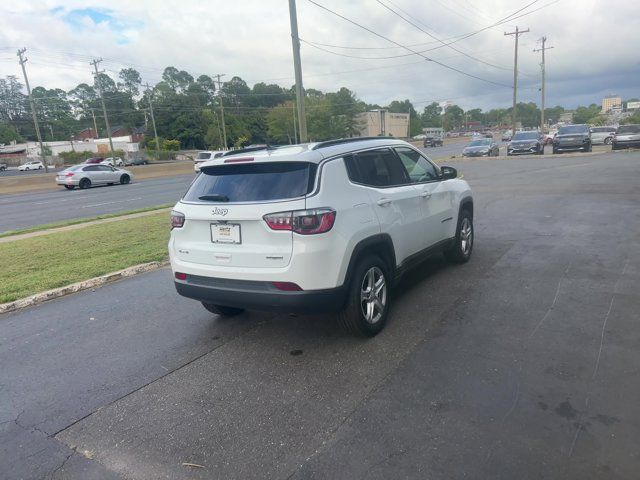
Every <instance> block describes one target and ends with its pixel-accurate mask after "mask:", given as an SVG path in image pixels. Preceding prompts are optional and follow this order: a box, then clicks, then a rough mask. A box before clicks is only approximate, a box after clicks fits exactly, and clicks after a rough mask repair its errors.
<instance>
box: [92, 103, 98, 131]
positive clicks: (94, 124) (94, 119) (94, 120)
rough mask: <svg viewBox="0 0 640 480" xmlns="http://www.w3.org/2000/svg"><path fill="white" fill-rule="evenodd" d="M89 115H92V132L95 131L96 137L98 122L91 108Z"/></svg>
mask: <svg viewBox="0 0 640 480" xmlns="http://www.w3.org/2000/svg"><path fill="white" fill-rule="evenodd" d="M91 116H92V117H93V133H95V135H96V138H98V124H97V123H96V113H95V112H94V110H93V108H92V109H91Z"/></svg>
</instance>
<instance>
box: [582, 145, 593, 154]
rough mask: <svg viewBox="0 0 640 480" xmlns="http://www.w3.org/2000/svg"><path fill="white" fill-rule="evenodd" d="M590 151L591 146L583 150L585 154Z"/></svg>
mask: <svg viewBox="0 0 640 480" xmlns="http://www.w3.org/2000/svg"><path fill="white" fill-rule="evenodd" d="M591 150H592V147H591V144H589V146H588V147H587V148H585V149H584V151H585V153H587V152H590V151H591Z"/></svg>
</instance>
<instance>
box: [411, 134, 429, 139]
mask: <svg viewBox="0 0 640 480" xmlns="http://www.w3.org/2000/svg"><path fill="white" fill-rule="evenodd" d="M425 138H427V136H426V135H425V134H424V133H421V134H420V135H416V136H415V137H411V139H412V140H424V139H425Z"/></svg>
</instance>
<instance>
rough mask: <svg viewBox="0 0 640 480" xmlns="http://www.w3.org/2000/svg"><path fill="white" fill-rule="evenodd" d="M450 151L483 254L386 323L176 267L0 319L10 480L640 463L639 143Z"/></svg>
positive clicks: (417, 282) (417, 277)
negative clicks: (201, 292)
mask: <svg viewBox="0 0 640 480" xmlns="http://www.w3.org/2000/svg"><path fill="white" fill-rule="evenodd" d="M447 163H448V164H449V165H452V166H455V167H457V168H458V169H459V170H460V172H461V173H462V174H463V175H464V178H465V179H467V180H468V181H469V182H470V184H471V187H472V189H473V190H474V194H475V205H476V206H475V228H476V239H475V247H474V254H473V257H472V259H471V261H470V262H469V263H467V264H465V265H462V266H450V265H448V264H447V263H445V262H444V260H443V259H441V258H440V257H434V258H433V259H431V260H429V261H427V262H425V263H424V264H423V265H422V266H421V267H420V268H419V269H417V270H416V271H414V272H413V273H412V274H410V275H408V276H407V277H405V278H404V280H403V281H402V282H401V284H400V285H399V286H398V288H397V289H396V290H395V291H394V297H395V298H394V303H393V306H392V309H391V313H390V318H389V324H388V326H387V328H386V329H385V330H384V331H383V332H382V333H381V334H380V335H378V336H377V337H375V338H373V339H370V340H362V339H356V338H352V337H349V336H347V335H346V334H344V333H342V332H341V331H340V330H339V329H338V327H337V325H336V322H335V321H334V320H333V318H332V317H326V316H311V317H300V316H297V317H294V316H290V315H273V314H263V313H257V312H248V313H245V314H243V315H241V316H239V317H235V318H231V319H221V318H217V317H215V316H214V315H211V314H209V313H208V312H206V311H205V310H204V309H203V308H202V307H201V306H200V305H199V304H197V303H195V302H192V301H189V300H187V299H183V298H180V297H178V296H177V295H176V294H175V291H174V289H173V286H172V281H171V276H170V272H169V271H168V270H167V269H164V270H159V271H156V272H153V273H149V274H144V275H140V276H138V277H134V278H131V279H128V280H123V281H120V282H116V283H113V284H110V285H108V286H105V287H103V288H100V289H96V290H95V291H87V292H84V293H80V294H76V295H72V296H69V297H65V298H61V299H59V300H55V301H51V302H48V303H46V304H43V305H41V306H38V307H34V308H30V309H26V310H22V311H19V312H15V313H11V314H5V315H1V316H0V364H1V365H2V366H3V368H2V369H0V478H9V479H13V478H54V479H62V478H65V479H103V478H113V479H115V478H127V479H159V478H167V479H182V478H184V479H212V478H220V479H229V478H242V479H247V478H282V479H289V478H292V479H309V478H340V479H342V478H344V479H352V478H367V479H377V478H380V479H387V478H429V479H451V478H455V479H458V478H479V479H480V478H482V479H486V478H500V479H514V478H518V479H540V478H562V479H585V478H589V479H635V478H637V477H638V471H640V441H639V439H640V402H638V398H640V367H639V365H640V348H639V347H640V329H639V327H638V325H639V324H640V296H639V295H638V282H639V281H640V208H639V207H640V190H639V189H638V181H639V179H640V153H639V152H624V153H615V154H613V153H608V154H602V155H586V156H582V155H576V156H569V155H567V156H557V157H553V158H542V157H533V158H532V157H528V158H527V157H523V158H509V159H473V160H461V161H457V162H454V161H451V162H447Z"/></svg>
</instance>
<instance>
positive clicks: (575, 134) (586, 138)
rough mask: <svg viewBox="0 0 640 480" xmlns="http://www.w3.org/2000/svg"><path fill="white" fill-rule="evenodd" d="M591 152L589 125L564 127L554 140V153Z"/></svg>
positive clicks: (559, 130)
mask: <svg viewBox="0 0 640 480" xmlns="http://www.w3.org/2000/svg"><path fill="white" fill-rule="evenodd" d="M576 150H577V151H580V150H582V151H583V152H590V151H591V131H590V130H589V126H588V125H582V124H581V125H564V126H562V127H560V128H559V129H558V134H557V135H556V136H555V137H554V139H553V153H562V152H571V151H576Z"/></svg>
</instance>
